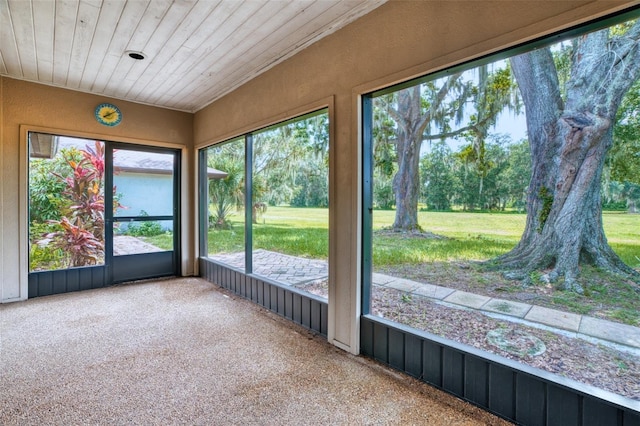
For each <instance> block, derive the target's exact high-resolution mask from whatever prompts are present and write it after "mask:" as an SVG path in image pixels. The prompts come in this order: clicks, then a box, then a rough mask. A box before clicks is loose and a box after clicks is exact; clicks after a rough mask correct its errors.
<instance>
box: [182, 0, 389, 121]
mask: <svg viewBox="0 0 640 426" xmlns="http://www.w3.org/2000/svg"><path fill="white" fill-rule="evenodd" d="M385 2H386V0H377V1H373V0H367V1H362V2H361V3H360V6H359V7H357V8H356V9H357V10H356V11H353V8H348V9H347V10H346V11H345V12H344V13H343V16H344V17H345V18H344V19H343V22H341V23H340V24H334V23H333V22H331V21H330V23H329V24H330V25H331V27H330V29H329V31H328V32H327V31H326V30H321V31H316V33H315V34H314V35H312V36H310V37H308V40H306V41H305V42H303V43H298V44H297V45H296V47H295V48H293V49H291V50H290V51H289V53H288V54H286V55H284V56H282V57H281V58H278V59H276V60H274V61H272V62H271V63H268V64H265V65H264V66H263V67H262V68H260V69H256V70H255V72H254V73H253V74H249V75H247V76H246V77H245V78H242V79H241V80H239V81H237V82H236V83H235V84H229V86H227V87H224V90H222V91H218V93H216V96H215V97H213V98H211V99H210V100H208V101H206V102H205V103H202V104H200V105H196V106H195V107H194V110H193V112H197V111H199V110H201V109H203V108H205V107H206V106H208V105H210V104H211V103H213V102H215V101H216V100H218V99H220V98H221V97H223V96H224V95H226V94H228V93H230V92H232V91H233V90H235V89H237V88H238V87H240V86H242V85H243V84H245V83H246V82H248V81H250V80H251V79H253V78H255V77H256V76H258V75H260V74H262V73H263V72H265V71H267V70H268V69H270V68H272V67H274V66H275V65H277V64H279V63H281V62H283V61H285V60H286V59H288V58H290V57H291V56H293V55H295V54H296V53H298V52H300V51H301V50H303V49H305V48H306V47H308V46H310V45H311V44H313V43H315V42H316V41H318V40H319V39H321V38H323V37H325V36H327V35H329V34H331V33H333V32H335V31H337V30H338V29H340V28H342V27H343V26H345V25H346V24H348V23H349V22H352V21H353V20H355V19H357V18H358V17H360V16H364V15H365V14H367V13H369V12H371V11H372V10H374V9H375V8H377V7H379V6H380V5H382V4H384V3H385ZM291 39H295V37H291ZM212 90H213V89H212ZM176 102H178V101H177V100H176Z"/></svg>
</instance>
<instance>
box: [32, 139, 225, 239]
mask: <svg viewBox="0 0 640 426" xmlns="http://www.w3.org/2000/svg"><path fill="white" fill-rule="evenodd" d="M93 144H94V141H93V140H89V139H80V138H71V137H57V136H50V135H44V134H36V135H34V137H33V138H32V139H31V148H30V150H31V152H30V156H31V157H32V158H52V157H53V156H55V155H56V154H57V153H58V152H59V150H60V149H63V148H71V147H75V148H77V149H85V148H86V147H87V146H89V147H91V146H92V145H93ZM113 158H114V177H113V185H114V187H115V188H116V196H117V198H118V202H119V203H120V205H121V206H122V208H121V209H118V211H116V214H115V216H116V217H118V216H147V215H148V216H171V215H173V212H172V211H171V209H172V206H173V161H174V156H173V154H166V153H150V152H142V151H134V150H115V151H114V153H113ZM208 176H209V179H223V178H225V177H226V176H227V173H225V172H223V171H220V170H216V169H213V168H209V169H208ZM161 225H162V227H163V229H164V230H169V231H170V230H171V229H172V223H171V222H170V221H166V222H161ZM126 227H127V224H121V225H120V229H121V230H124V229H126Z"/></svg>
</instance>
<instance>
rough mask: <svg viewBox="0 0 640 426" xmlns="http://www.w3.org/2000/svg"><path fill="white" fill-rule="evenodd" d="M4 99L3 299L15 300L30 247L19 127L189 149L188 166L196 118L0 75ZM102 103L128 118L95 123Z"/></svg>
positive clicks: (0, 112) (0, 171)
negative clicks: (109, 124)
mask: <svg viewBox="0 0 640 426" xmlns="http://www.w3.org/2000/svg"><path fill="white" fill-rule="evenodd" d="M0 95H1V102H0V138H1V139H0V158H1V160H0V166H1V168H0V212H1V213H2V217H1V219H0V279H1V281H0V283H1V286H0V289H1V292H2V293H1V299H2V301H10V300H16V299H23V298H26V293H25V290H26V288H25V287H24V283H25V281H24V280H25V278H26V277H25V274H26V267H27V265H26V259H25V258H24V257H25V256H21V250H20V248H19V243H21V244H25V243H26V241H25V239H24V238H25V235H24V231H25V229H26V227H25V226H24V225H25V223H24V221H26V214H25V215H24V216H25V217H24V218H22V217H21V216H23V214H22V212H25V211H26V210H25V206H24V201H25V200H26V197H25V196H24V195H25V192H24V191H25V185H24V184H25V182H26V174H25V166H26V155H22V156H21V149H20V144H21V139H20V138H21V132H20V126H21V125H26V126H30V127H33V128H38V129H39V130H41V131H44V130H47V131H50V132H53V133H59V134H68V135H74V136H82V137H87V138H96V139H103V140H114V141H126V142H136V143H143V144H153V145H161V146H170V147H174V148H184V149H185V154H187V155H185V157H186V159H185V160H184V163H185V164H186V163H187V159H188V156H189V155H190V147H191V146H192V142H193V141H192V139H193V115H192V114H187V113H182V112H176V111H171V110H167V109H161V108H154V107H149V106H145V105H139V104H135V103H131V102H124V101H119V100H114V99H108V98H104V97H101V96H95V95H90V94H85V93H80V92H75V91H70V90H63V89H59V88H55V87H50V86H45V85H39V84H34V83H28V82H23V81H19V80H14V79H10V78H6V77H0ZM102 102H113V103H115V104H116V105H118V106H119V108H120V109H121V111H122V114H123V120H122V123H121V124H120V125H119V126H117V127H113V128H110V127H105V126H102V125H100V124H98V123H97V122H96V120H95V118H94V115H93V114H94V108H95V107H96V105H98V104H100V103H102ZM23 142H24V141H23ZM23 154H24V153H23ZM23 157H24V158H23ZM23 163H24V164H23ZM192 182H193V179H192V178H189V180H188V181H186V182H183V188H185V190H183V197H185V206H186V205H191V204H192V199H191V196H190V194H191V193H192V192H193V191H192V190H191V189H190V188H191V187H190V186H188V185H189V184H191V183H192ZM186 213H188V212H185V214H186ZM21 219H24V221H22V222H21ZM19 224H22V226H19ZM188 225H189V228H188V232H187V231H186V230H185V232H184V234H185V238H187V241H186V248H187V249H188V250H187V252H186V253H185V254H186V256H185V259H186V261H185V264H186V265H192V264H193V262H190V261H188V259H192V258H193V244H192V242H191V240H190V239H189V237H190V236H191V235H192V234H193V226H192V224H191V223H189V224H188ZM184 272H186V273H187V274H188V273H189V272H190V271H189V270H188V269H187V270H186V271H184ZM21 283H23V286H22V287H21Z"/></svg>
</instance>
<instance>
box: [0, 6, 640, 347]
mask: <svg viewBox="0 0 640 426" xmlns="http://www.w3.org/2000/svg"><path fill="white" fill-rule="evenodd" d="M631 4H638V1H633V2H617V1H575V2H572V1H543V2H531V1H495V2H490V1H468V2H464V1H442V2H438V1H409V2H399V1H391V2H389V3H387V4H385V5H383V6H381V7H380V8H379V9H377V10H375V11H373V12H372V13H370V14H369V15H367V16H365V17H363V18H361V19H359V20H358V21H356V22H355V23H353V24H351V25H349V26H347V27H345V28H343V29H342V30H340V31H337V32H336V33H335V34H333V35H331V36H329V37H327V38H325V39H323V40H320V41H319V42H318V43H315V44H314V45H312V46H310V47H309V48H307V49H305V50H304V51H303V52H301V53H299V54H297V55H295V56H294V57H292V58H291V59H289V60H287V61H286V62H284V63H282V64H280V65H278V66H276V67H274V68H273V69H271V70H269V71H268V72H266V73H265V74H263V75H261V76H259V77H258V78H256V79H254V80H252V81H250V82H248V83H247V84H245V85H244V86H242V87H240V88H238V89H237V90H235V91H234V92H232V93H231V94H229V95H227V96H225V97H224V98H222V99H220V100H218V101H216V102H214V103H213V104H212V105H210V106H209V107H207V108H205V109H203V110H202V111H200V112H198V113H196V114H195V116H192V115H190V114H185V113H178V112H173V111H168V110H162V109H158V108H151V107H147V106H142V105H137V104H133V103H128V102H122V101H113V102H114V103H116V104H118V105H119V106H120V107H121V109H122V111H123V114H124V120H123V122H122V124H121V125H120V126H118V127H115V128H106V127H103V126H100V125H99V124H97V123H96V122H95V120H94V119H93V109H94V107H95V105H97V104H98V103H100V102H103V101H105V100H106V99H104V98H102V97H99V96H93V95H88V94H83V93H79V92H72V91H66V90H61V89H56V88H52V87H47V86H41V85H35V84H30V83H24V82H19V81H16V80H12V79H7V78H1V79H0V96H1V101H0V180H1V182H0V211H1V213H2V216H1V217H0V232H1V235H0V259H1V261H0V277H1V280H2V281H1V287H0V288H1V289H2V295H1V296H2V300H3V301H7V300H13V299H19V298H24V297H26V294H23V293H20V290H21V289H20V284H19V283H20V279H21V278H24V276H25V273H26V269H24V268H25V267H26V259H24V258H22V259H21V258H20V250H19V249H18V241H19V239H20V237H21V234H20V228H19V226H18V224H19V223H20V220H21V213H20V212H21V210H20V203H21V202H23V200H22V198H21V193H20V186H21V185H22V184H24V182H21V178H20V173H21V167H24V164H22V165H21V161H22V162H25V161H23V160H25V159H21V157H20V130H19V126H20V125H32V126H37V127H46V128H52V129H58V130H59V131H60V132H61V133H65V132H66V133H74V132H78V133H81V134H82V135H85V136H86V135H91V136H92V137H96V138H102V139H111V140H131V139H133V140H138V139H139V140H140V141H145V142H148V143H156V144H158V143H159V144H172V145H175V146H187V147H192V145H191V143H192V140H195V145H196V146H197V147H202V146H205V145H207V144H210V143H214V142H219V141H222V140H224V139H227V138H229V137H231V136H235V135H238V134H241V133H244V132H246V131H248V130H252V129H256V128H259V127H261V126H264V125H266V124H270V123H273V122H277V121H280V120H282V119H285V118H290V117H292V116H295V115H298V114H300V113H303V112H306V111H309V110H310V109H314V108H317V107H323V106H328V107H329V112H330V119H331V137H332V138H331V153H330V157H331V158H330V179H331V200H330V204H331V210H330V227H331V230H330V258H329V260H330V294H329V301H330V307H329V311H330V313H329V330H328V332H329V340H330V341H331V342H333V343H334V344H336V345H338V346H340V347H342V348H344V349H346V350H349V351H352V352H358V349H359V348H358V338H359V336H358V332H357V330H358V326H359V324H358V316H359V309H360V303H359V298H360V293H359V291H360V290H359V289H360V287H359V282H360V277H359V255H360V253H359V214H358V212H359V207H358V200H359V156H360V153H359V135H358V130H359V129H358V114H359V95H360V94H362V93H366V92H368V91H371V90H373V89H376V88H380V87H384V86H386V85H389V84H392V83H396V82H399V81H402V80H406V79H408V78H411V77H414V76H418V75H422V74H425V73H428V72H432V71H435V70H438V69H442V68H444V67H446V66H448V65H452V64H455V63H459V62H461V61H464V60H468V59H473V58H476V57H478V56H481V55H483V54H487V53H491V52H494V51H496V50H499V49H502V48H505V47H509V46H513V45H515V44H518V43H521V42H524V41H527V40H530V39H532V38H535V37H538V36H541V35H544V34H549V33H551V32H553V31H556V30H560V29H564V28H567V27H569V26H571V25H574V24H578V23H582V22H585V21H587V20H590V19H592V18H595V17H599V16H603V15H605V14H608V13H612V12H615V11H617V10H620V9H621V8H623V7H624V6H625V5H626V6H629V5H631ZM25 158H26V156H25ZM192 159H193V156H191V157H190V159H189V163H188V165H189V166H190V168H189V170H188V174H189V181H188V182H189V185H193V183H194V176H195V169H194V168H193V167H192V166H193V164H192V163H191V162H192ZM23 180H24V179H23ZM193 192H194V191H193V186H189V187H188V190H187V191H185V194H186V195H188V196H190V195H191V194H193ZM22 195H24V194H22ZM187 202H189V198H188V199H187ZM190 205H191V207H192V209H191V211H185V214H184V215H183V217H184V218H185V219H186V218H193V219H194V220H195V217H196V215H195V211H196V210H195V202H192V203H191V204H190ZM24 219H26V217H25V218H24ZM188 222H189V225H188V226H189V228H188V231H187V232H186V233H185V236H187V237H189V239H190V243H189V244H190V246H189V247H190V250H189V252H188V253H189V256H187V257H186V260H185V262H187V263H188V264H189V265H190V264H191V263H192V261H193V257H192V256H193V250H194V249H195V242H194V241H196V240H197V239H194V238H193V237H194V233H195V229H194V225H193V222H194V221H188ZM23 228H24V227H23ZM20 265H22V266H20ZM21 267H22V269H21ZM23 282H24V280H23Z"/></svg>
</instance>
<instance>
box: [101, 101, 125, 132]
mask: <svg viewBox="0 0 640 426" xmlns="http://www.w3.org/2000/svg"><path fill="white" fill-rule="evenodd" d="M95 115H96V120H98V123H100V124H104V125H105V126H111V127H113V126H117V125H118V124H120V121H122V112H120V109H119V108H118V107H117V106H115V105H113V104H106V103H105V104H100V105H98V106H97V107H96V112H95Z"/></svg>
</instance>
